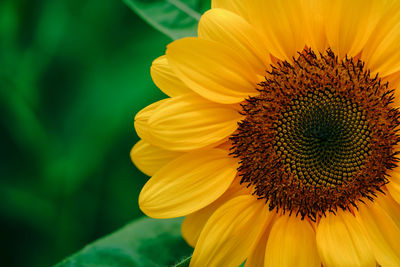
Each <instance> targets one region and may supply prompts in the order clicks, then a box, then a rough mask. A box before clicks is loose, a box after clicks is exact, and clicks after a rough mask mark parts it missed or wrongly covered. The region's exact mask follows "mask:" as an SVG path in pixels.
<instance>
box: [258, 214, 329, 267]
mask: <svg viewBox="0 0 400 267" xmlns="http://www.w3.org/2000/svg"><path fill="white" fill-rule="evenodd" d="M264 266H268V267H269V266H270V267H285V266H298V267H313V266H315V267H317V266H318V267H320V266H321V261H320V259H319V256H318V252H317V247H316V244H315V232H314V229H313V228H312V226H311V225H310V223H309V222H308V221H307V220H300V219H299V218H296V217H294V216H288V215H283V216H281V217H280V218H278V219H277V220H276V221H275V223H274V225H273V226H272V229H271V232H270V234H269V238H268V242H267V247H266V250H265V265H264Z"/></svg>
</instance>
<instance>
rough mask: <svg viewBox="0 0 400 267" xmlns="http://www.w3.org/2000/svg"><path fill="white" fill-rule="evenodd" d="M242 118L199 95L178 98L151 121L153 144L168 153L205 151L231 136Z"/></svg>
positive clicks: (236, 112) (168, 102)
mask: <svg viewBox="0 0 400 267" xmlns="http://www.w3.org/2000/svg"><path fill="white" fill-rule="evenodd" d="M241 118H242V116H241V115H240V114H239V112H238V111H236V110H235V109H233V108H231V107H228V106H225V105H221V104H217V103H214V102H210V101H208V100H206V99H204V98H201V97H199V96H197V95H195V94H189V95H183V96H177V97H174V98H171V99H169V100H168V101H166V102H164V103H162V104H161V105H159V106H158V107H157V109H156V110H155V111H154V112H153V114H152V115H151V117H150V118H149V120H148V127H149V130H150V133H151V136H152V138H151V140H149V142H150V143H152V144H154V145H156V146H159V147H162V148H165V149H168V150H179V151H189V150H193V149H198V148H203V147H206V146H210V145H213V144H215V143H217V142H220V141H221V140H223V139H224V138H226V137H228V136H229V135H231V134H232V133H233V132H234V131H235V130H236V128H237V122H238V121H239V120H240V119H241Z"/></svg>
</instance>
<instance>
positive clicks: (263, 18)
mask: <svg viewBox="0 0 400 267" xmlns="http://www.w3.org/2000/svg"><path fill="white" fill-rule="evenodd" d="M212 7H213V8H223V9H227V10H230V11H232V12H235V13H237V14H238V15H240V16H241V17H243V18H245V19H246V20H247V21H248V22H249V23H250V24H252V25H253V26H254V27H255V28H256V29H258V30H259V32H260V33H262V35H263V36H265V38H264V40H263V41H264V42H265V45H266V46H267V47H268V51H269V52H270V53H271V54H273V55H274V56H275V57H277V58H279V59H285V60H291V58H292V57H293V56H297V52H299V51H301V50H303V48H304V47H305V45H306V43H305V42H306V32H305V29H304V15H308V16H313V15H314V14H302V12H299V11H300V10H302V7H301V2H300V1H292V0H247V1H242V0H216V1H213V5H212Z"/></svg>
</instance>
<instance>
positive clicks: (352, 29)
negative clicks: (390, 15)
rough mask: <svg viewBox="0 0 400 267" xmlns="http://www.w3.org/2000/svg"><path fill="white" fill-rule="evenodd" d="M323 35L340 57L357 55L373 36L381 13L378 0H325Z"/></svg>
mask: <svg viewBox="0 0 400 267" xmlns="http://www.w3.org/2000/svg"><path fill="white" fill-rule="evenodd" d="M324 3H325V14H326V16H325V19H326V20H325V21H326V23H325V25H326V35H327V38H328V43H329V46H330V48H332V50H333V51H334V52H335V53H336V54H337V55H338V56H339V58H343V57H344V56H345V55H346V54H347V55H348V56H356V55H357V54H358V53H359V52H360V51H361V50H362V49H363V48H364V45H365V43H366V42H367V40H368V38H370V37H371V36H372V38H375V36H373V35H372V31H373V30H374V29H375V27H376V24H377V23H378V20H379V18H380V17H381V16H382V10H383V4H382V1H381V0H352V1H347V0H337V1H324Z"/></svg>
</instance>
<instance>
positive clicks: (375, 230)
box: [359, 194, 400, 266]
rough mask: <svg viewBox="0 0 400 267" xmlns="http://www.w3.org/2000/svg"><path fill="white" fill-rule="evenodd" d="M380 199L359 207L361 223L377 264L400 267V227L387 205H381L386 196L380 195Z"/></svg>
mask: <svg viewBox="0 0 400 267" xmlns="http://www.w3.org/2000/svg"><path fill="white" fill-rule="evenodd" d="M378 198H380V199H379V200H378V201H377V200H375V201H374V202H373V203H371V202H369V203H368V205H359V214H360V216H359V217H360V222H361V223H362V225H363V226H364V228H365V230H366V232H367V233H368V237H369V240H370V246H371V248H372V250H373V252H374V255H375V258H376V260H377V262H378V263H379V264H380V265H382V266H400V242H399V240H400V225H398V224H397V223H396V220H394V219H393V217H392V216H393V214H391V213H390V210H389V209H388V208H387V205H382V204H381V203H380V202H381V201H384V202H385V201H386V196H385V195H382V194H378Z"/></svg>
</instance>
